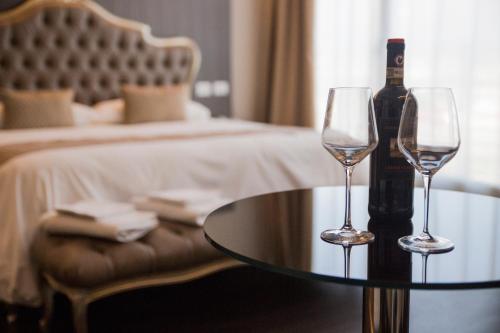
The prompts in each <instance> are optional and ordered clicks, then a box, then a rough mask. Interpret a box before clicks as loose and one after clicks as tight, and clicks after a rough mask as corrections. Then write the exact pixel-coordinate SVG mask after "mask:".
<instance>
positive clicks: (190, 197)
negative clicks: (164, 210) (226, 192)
mask: <svg viewBox="0 0 500 333" xmlns="http://www.w3.org/2000/svg"><path fill="white" fill-rule="evenodd" d="M219 197H220V192H219V191H216V190H201V189H178V190H166V191H154V192H151V193H150V194H149V195H148V198H149V199H151V200H155V201H159V202H162V203H166V204H170V205H175V206H180V207H187V206H190V205H199V204H203V203H209V202H213V201H214V199H216V198H219Z"/></svg>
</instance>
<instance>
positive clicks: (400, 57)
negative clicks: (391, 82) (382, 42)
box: [385, 52, 405, 79]
mask: <svg viewBox="0 0 500 333" xmlns="http://www.w3.org/2000/svg"><path fill="white" fill-rule="evenodd" d="M404 64H405V56H404V54H403V53H399V52H397V53H396V54H394V56H393V57H391V56H389V58H388V62H387V70H386V73H385V75H386V77H387V79H403V77H404Z"/></svg>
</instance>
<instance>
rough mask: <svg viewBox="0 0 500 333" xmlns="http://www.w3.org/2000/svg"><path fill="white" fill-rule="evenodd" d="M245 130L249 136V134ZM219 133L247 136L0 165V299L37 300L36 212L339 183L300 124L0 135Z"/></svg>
mask: <svg viewBox="0 0 500 333" xmlns="http://www.w3.org/2000/svg"><path fill="white" fill-rule="evenodd" d="M270 129H272V130H273V131H270ZM253 130H255V131H256V132H253V133H248V131H253ZM225 131H227V132H231V133H234V132H235V131H246V132H247V133H246V134H240V135H228V136H212V137H205V138H193V139H182V140H163V141H161V140H160V141H144V142H136V143H123V144H116V143H115V144H101V145H94V146H83V147H82V146H81V147H75V148H64V149H51V150H45V151H39V152H33V153H27V154H24V155H21V156H18V157H15V158H13V159H11V160H9V161H7V162H6V163H4V164H3V165H1V166H0V212H1V221H0V298H1V299H2V300H4V301H8V302H13V303H18V304H26V305H37V304H39V303H40V293H39V288H38V285H37V280H36V270H35V268H34V265H33V264H32V262H31V261H30V259H29V257H30V256H29V245H30V241H31V240H32V237H33V235H34V232H35V230H36V228H37V226H38V225H39V217H40V216H41V214H43V213H44V212H47V211H49V210H51V209H53V208H54V207H55V206H56V205H59V204H63V203H71V202H75V201H78V200H84V199H91V198H92V199H97V200H112V201H128V200H130V199H131V198H132V197H134V196H138V195H146V194H148V193H150V192H151V191H152V190H165V189H178V188H179V189H180V188H200V189H213V188H217V189H219V190H220V191H221V194H222V195H223V196H225V197H228V198H231V199H239V198H243V197H246V196H252V195H256V194H260V193H265V192H271V191H279V190H286V189H292V188H297V187H311V186H318V185H329V184H343V179H344V175H343V172H342V168H341V167H340V164H339V163H338V162H336V161H334V159H333V157H331V156H330V155H329V154H328V153H327V152H326V151H325V150H324V149H323V148H322V147H321V144H320V137H319V134H318V133H316V132H314V131H312V130H305V129H299V128H290V127H271V126H269V125H263V124H258V123H252V122H244V121H237V120H228V119H213V120H209V121H206V122H193V123H189V122H170V123H154V124H139V125H114V126H99V127H82V128H57V129H37V130H12V131H0V146H1V145H3V144H12V143H21V142H30V141H33V140H53V139H54V138H65V139H75V140H80V139H85V138H97V137H99V138H116V137H120V136H127V137H130V136H137V137H141V136H150V135H151V134H152V133H165V134H186V133H195V134H200V133H214V132H215V133H219V132H225ZM260 131H261V132H260ZM361 174H363V173H360V176H361ZM360 176H357V179H358V180H361V179H360V178H362V177H360Z"/></svg>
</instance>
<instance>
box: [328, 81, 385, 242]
mask: <svg viewBox="0 0 500 333" xmlns="http://www.w3.org/2000/svg"><path fill="white" fill-rule="evenodd" d="M321 142H322V145H323V147H324V148H325V149H326V150H327V151H328V152H329V153H330V154H331V155H332V156H333V157H334V158H335V159H336V160H337V161H339V162H340V163H341V164H342V165H343V167H344V170H345V174H346V198H345V200H346V206H345V220H344V225H343V226H342V228H340V229H331V230H326V231H324V232H322V233H321V238H322V239H323V240H324V241H327V242H330V243H334V244H341V245H344V246H350V245H360V244H366V243H368V242H370V241H372V240H373V239H374V236H373V234H372V233H370V232H368V231H358V230H356V229H354V228H353V227H352V224H351V204H350V202H351V177H352V172H353V168H354V166H355V165H356V164H358V163H359V162H361V161H362V160H363V159H364V158H365V157H366V156H368V155H369V154H370V152H372V151H373V150H374V149H375V148H376V147H377V144H378V133H377V125H376V122H375V114H374V107H373V96H372V91H371V89H370V88H364V87H343V88H332V89H330V92H329V95H328V102H327V108H326V114H325V122H324V125H323V132H322V136H321Z"/></svg>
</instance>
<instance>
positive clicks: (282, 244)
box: [205, 186, 500, 289]
mask: <svg viewBox="0 0 500 333" xmlns="http://www.w3.org/2000/svg"><path fill="white" fill-rule="evenodd" d="M415 192H416V193H415V203H414V206H415V215H414V217H413V219H412V221H413V225H412V222H411V221H406V222H405V221H398V222H397V223H393V224H392V226H391V225H390V223H383V221H382V223H375V222H374V221H369V217H368V213H367V209H366V207H367V203H368V189H367V187H364V186H355V187H353V193H354V196H353V199H354V201H353V203H352V207H353V212H352V215H353V221H356V222H355V223H357V225H355V227H359V228H368V230H369V231H371V232H372V233H374V234H375V242H374V243H373V244H370V245H368V246H367V245H363V246H360V247H357V248H355V249H353V250H352V252H351V254H350V259H351V260H350V277H349V278H348V279H346V278H345V277H344V275H345V274H344V273H345V271H344V250H343V248H342V246H334V245H332V244H329V243H326V242H324V241H322V240H321V239H320V237H319V235H320V233H321V232H322V231H323V230H325V229H328V228H331V227H333V226H336V225H338V222H339V221H343V219H344V207H343V196H344V188H343V187H319V188H315V189H312V190H298V191H289V192H281V193H273V194H268V195H263V196H258V197H253V198H249V199H245V200H241V201H237V202H235V203H233V204H231V205H229V206H226V207H223V208H221V209H219V210H217V211H215V212H214V213H212V214H211V215H210V216H209V217H208V219H207V221H206V223H205V233H206V236H207V238H208V239H209V241H210V242H211V243H212V244H214V245H215V246H216V247H217V248H219V249H221V250H222V251H224V252H226V253H228V254H232V255H234V256H235V257H237V258H239V259H240V260H242V261H245V262H249V263H251V264H254V265H256V266H260V267H263V268H270V269H272V270H274V271H279V272H283V273H288V274H292V275H296V276H300V277H305V278H311V279H320V280H326V281H336V282H342V283H348V284H357V285H365V286H386V287H393V288H423V289H428V288H445V289H450V288H453V289H460V288H471V287H474V288H475V287H487V286H491V287H494V286H498V285H500V244H499V243H498V242H496V241H495V240H496V239H499V238H500V225H499V224H500V199H497V198H493V197H489V196H483V195H475V194H469V193H460V192H454V191H444V190H435V191H434V195H433V197H432V198H431V202H432V205H431V210H430V216H431V217H432V219H433V225H434V229H435V230H436V232H437V233H439V234H444V235H447V236H449V237H450V238H451V239H453V240H454V241H455V250H454V251H452V252H449V253H444V254H440V255H434V256H432V260H429V262H428V265H427V281H426V283H422V264H421V262H422V259H421V256H420V254H417V253H406V252H405V251H403V250H402V249H400V248H398V247H397V245H396V242H397V237H398V236H400V235H404V234H411V232H412V231H413V230H419V229H421V227H422V225H421V223H422V221H423V219H422V215H421V214H422V213H423V209H420V208H422V206H423V200H422V199H423V198H422V197H423V195H420V194H422V190H421V189H415ZM362 221H366V222H365V224H363V223H362ZM381 230H382V231H381ZM391 232H392V234H390V233H391ZM387 237H389V238H387ZM386 243H389V244H390V246H389V245H387V244H386ZM383 244H385V245H383ZM384 246H385V247H387V248H388V249H389V250H388V251H389V252H388V253H390V256H389V257H390V258H392V259H391V260H392V261H390V262H388V261H387V260H386V259H383V258H380V257H381V256H380V255H377V256H374V255H371V256H370V253H372V252H374V251H380V249H381V248H385V247H384ZM389 257H388V258H389ZM371 262H374V263H376V264H377V265H378V266H380V267H382V266H384V265H385V266H384V270H385V271H388V272H390V273H388V275H380V274H378V273H373V274H372V272H373V269H369V267H370V265H369V263H371ZM404 262H406V265H409V267H411V269H410V268H406V269H405V270H406V271H407V272H406V273H405V274H407V276H405V277H404V278H403V277H397V276H396V272H397V271H399V270H400V269H401V267H403V266H404V264H403V263H404ZM381 265H382V266H381ZM378 266H377V267H378ZM405 267H406V266H405ZM409 272H411V273H409Z"/></svg>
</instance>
